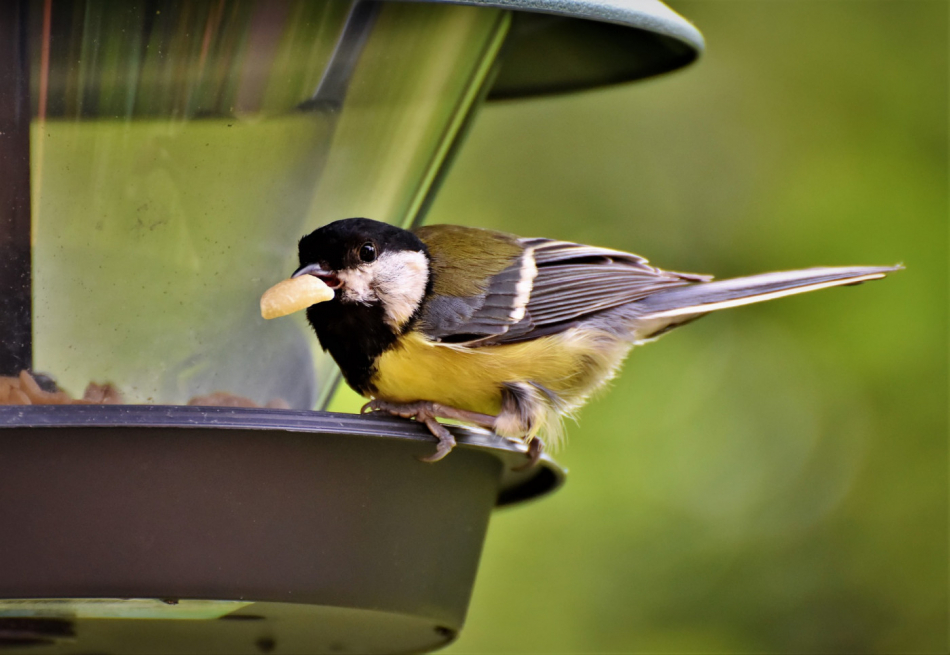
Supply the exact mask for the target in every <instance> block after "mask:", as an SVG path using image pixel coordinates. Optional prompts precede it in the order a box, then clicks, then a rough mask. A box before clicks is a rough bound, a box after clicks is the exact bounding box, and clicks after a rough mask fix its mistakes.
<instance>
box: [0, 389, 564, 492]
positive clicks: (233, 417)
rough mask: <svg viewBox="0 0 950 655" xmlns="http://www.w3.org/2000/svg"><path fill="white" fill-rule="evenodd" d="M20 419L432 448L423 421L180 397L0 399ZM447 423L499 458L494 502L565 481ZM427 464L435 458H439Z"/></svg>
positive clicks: (510, 446) (2, 417)
mask: <svg viewBox="0 0 950 655" xmlns="http://www.w3.org/2000/svg"><path fill="white" fill-rule="evenodd" d="M24 427H27V428H65V429H69V428H126V429H128V428H140V429H142V431H143V435H144V433H146V432H147V431H148V430H149V429H153V428H183V429H191V430H194V429H210V430H222V429H223V430H242V431H244V430H249V431H263V432H305V433H311V434H313V435H314V438H319V436H320V435H321V434H332V435H346V436H352V437H353V438H354V439H361V438H371V439H390V440H402V441H414V442H420V441H422V442H427V443H431V444H432V447H433V450H434V448H435V439H434V437H432V435H431V434H430V433H429V431H428V430H427V429H426V428H425V427H424V426H423V425H421V424H419V423H416V422H415V421H410V420H405V419H400V418H393V417H385V416H374V415H365V416H361V415H357V414H339V413H334V412H320V411H294V410H283V409H265V408H260V409H258V408H254V409H251V408H243V407H194V406H180V405H0V430H3V429H4V428H24ZM448 427H449V429H450V430H451V431H452V433H453V434H454V436H455V438H456V439H457V441H458V446H457V448H460V449H475V450H480V451H486V452H489V453H491V454H492V455H493V456H495V457H496V458H498V459H500V460H501V461H502V464H503V465H504V466H503V474H502V479H501V484H500V488H499V492H498V499H497V502H496V504H495V505H496V507H505V506H508V505H514V504H519V503H523V502H526V501H529V500H534V499H536V498H540V497H541V496H546V495H548V494H550V493H552V492H554V491H556V490H557V489H559V488H560V487H561V486H562V485H563V484H564V481H565V476H566V474H567V472H566V471H565V470H564V469H563V468H561V466H559V465H558V464H557V463H556V462H555V461H554V460H553V459H551V458H550V457H549V456H547V455H544V456H542V458H541V460H540V461H539V462H538V464H537V465H536V466H534V467H532V468H530V469H526V470H518V469H519V468H520V467H521V465H522V464H524V463H525V461H526V453H527V447H526V446H525V445H524V444H520V443H516V442H513V441H511V440H509V439H505V438H503V437H499V436H498V435H496V434H493V433H491V432H488V431H487V430H480V429H470V428H464V427H460V426H454V425H451V426H448ZM265 438H266V437H265ZM451 456H452V454H451V453H450V454H449V455H448V457H451ZM428 465H429V466H438V462H435V463H433V464H428Z"/></svg>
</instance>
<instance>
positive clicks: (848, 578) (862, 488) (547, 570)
mask: <svg viewBox="0 0 950 655" xmlns="http://www.w3.org/2000/svg"><path fill="white" fill-rule="evenodd" d="M670 4H671V6H673V7H674V8H675V9H676V10H677V11H679V12H680V13H681V14H683V15H684V16H686V17H687V18H689V19H690V20H692V21H693V22H694V23H695V24H696V25H697V26H698V27H699V29H700V30H701V31H702V32H703V34H704V35H705V37H706V39H707V47H708V50H707V53H706V55H705V57H704V58H703V59H702V60H701V61H700V62H699V63H698V64H697V65H695V66H693V67H691V68H690V69H688V70H686V71H684V72H680V73H676V74H673V75H670V76H667V77H663V78H658V79H655V80H650V81H646V82H642V83H639V84H634V85H628V86H624V87H619V88H612V89H607V90H601V91H595V92H588V93H583V94H579V95H574V96H568V97H561V98H552V99H546V100H540V101H528V102H518V103H509V104H498V105H492V106H489V107H487V108H485V109H484V110H483V111H482V113H481V115H480V116H479V118H478V120H477V121H476V124H475V126H474V129H473V130H472V132H471V134H470V136H469V139H468V142H467V143H466V145H465V147H464V148H463V149H462V152H461V155H460V157H459V159H458V160H457V161H456V163H455V165H454V168H453V170H452V172H451V173H450V175H449V177H448V179H447V181H446V183H445V186H444V187H443V189H442V192H441V194H440V196H439V199H438V200H437V202H436V204H435V206H434V207H433V209H432V211H431V213H430V215H429V219H428V222H430V223H440V222H453V223H464V224H468V225H480V226H484V227H490V228H499V229H505V230H509V231H513V232H517V233H520V234H523V235H526V236H548V237H557V238H561V239H570V240H576V241H581V242H588V243H594V244H601V245H608V246H612V247H617V248H624V249H629V250H632V251H634V252H637V253H639V254H642V255H644V256H646V257H648V258H650V259H651V261H653V262H654V263H655V264H657V265H659V266H663V267H668V268H673V269H676V270H685V271H696V272H702V273H714V274H716V275H717V276H718V277H729V276H735V275H744V274H750V273H756V272H761V271H765V270H774V269H787V268H798V267H807V266H815V265H836V264H838V265H842V264H892V263H896V262H903V263H904V264H906V266H907V270H906V271H904V272H902V273H900V274H897V275H894V276H893V277H891V278H889V279H887V280H885V281H881V282H873V283H870V284H866V285H862V286H860V287H856V288H845V289H834V290H829V291H822V292H819V293H816V294H811V295H806V296H801V297H797V298H792V299H785V300H781V301H776V302H774V303H767V304H765V305H758V306H755V307H749V308H743V309H737V310H731V311H729V312H723V313H720V314H717V315H713V316H709V317H707V318H705V319H703V320H701V321H699V322H697V323H695V324H692V325H690V326H688V327H686V328H684V329H682V330H678V331H676V332H674V333H672V334H670V335H669V336H667V337H665V338H663V339H662V340H660V341H659V342H658V343H655V344H652V345H649V346H647V347H644V348H642V349H637V350H635V351H634V352H633V354H632V356H631V357H630V360H629V361H628V362H627V366H626V368H625V371H624V373H623V375H621V376H620V377H619V378H618V379H617V380H616V382H615V383H614V384H613V385H612V388H611V389H610V390H609V392H608V393H605V394H603V395H602V396H601V397H600V398H598V399H596V400H595V401H593V402H591V403H590V405H589V406H588V407H587V408H586V409H584V410H583V411H582V412H581V413H580V416H579V421H578V423H577V424H576V425H573V424H572V425H570V426H569V430H568V434H569V438H568V445H567V448H566V449H565V450H564V451H563V452H561V453H559V454H558V455H557V458H558V460H559V461H560V462H562V463H563V464H564V465H566V466H567V467H568V468H569V469H570V476H569V478H568V483H567V485H566V487H564V488H563V489H562V490H561V491H560V492H558V493H557V494H556V495H554V496H552V497H551V498H548V499H546V500H544V501H542V502H538V503H537V504H534V505H530V506H526V507H521V508H517V509H512V510H508V511H500V512H498V513H497V514H496V515H495V517H494V520H493V522H492V524H491V527H490V529H489V534H488V540H487V543H486V546H485V553H484V557H483V560H482V566H481V570H480V572H479V577H478V582H477V585H476V589H475V595H474V599H473V601H472V606H471V611H470V614H469V618H468V624H467V627H466V629H465V631H464V632H463V633H462V636H461V638H460V639H459V641H458V642H457V643H456V644H455V645H453V646H452V647H450V648H449V649H448V651H446V652H449V653H496V652H539V653H540V652H545V653H555V652H558V653H581V652H585V653H601V652H641V653H642V652H650V653H674V652H675V653H687V652H710V653H712V652H716V653H731V652H785V653H818V652H821V653H838V652H842V653H843V652H850V653H857V652H876V653H883V652H888V653H895V652H901V653H909V652H914V653H932V652H933V653H935V652H946V651H947V649H948V637H947V630H948V618H947V612H948V594H947V589H948V476H947V469H948V466H947V465H948V457H947V456H948V451H947V405H948V389H947V365H948V352H947V345H948V330H947V308H948V302H947V301H948V299H947V282H948V266H947V246H948V235H947V218H948V193H947V189H948V144H947V123H948V106H947V97H948V94H947V88H948V79H947V78H948V76H947V71H948V4H947V3H946V2H941V1H933V2H920V1H899V2H898V1H887V2H875V1H872V0H864V1H862V2H853V1H844V2H838V1H829V0H823V1H821V2H808V1H803V0H796V1H794V2H792V1H781V2H768V3H766V2H741V1H732V2H713V1H709V0H705V1H701V2H671V3H670Z"/></svg>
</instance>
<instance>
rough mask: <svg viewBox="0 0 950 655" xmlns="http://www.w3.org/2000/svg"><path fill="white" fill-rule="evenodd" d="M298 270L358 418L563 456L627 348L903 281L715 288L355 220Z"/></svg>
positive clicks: (325, 231)
mask: <svg viewBox="0 0 950 655" xmlns="http://www.w3.org/2000/svg"><path fill="white" fill-rule="evenodd" d="M299 256H300V268H298V269H297V270H296V272H294V274H293V277H295V278H296V277H300V276H306V275H312V276H315V277H317V278H319V279H320V280H322V281H323V282H324V283H325V284H326V285H327V286H328V287H330V289H332V290H333V293H332V294H327V296H328V297H330V296H332V297H330V299H329V300H326V301H325V302H318V303H317V304H313V305H311V306H309V307H308V308H307V310H306V312H307V320H308V321H309V322H310V324H311V325H312V326H313V329H314V330H315V331H316V334H317V338H318V339H319V340H320V345H321V346H322V347H323V349H324V350H325V351H328V352H329V353H330V354H331V355H332V356H333V359H334V360H336V363H337V364H338V365H339V367H340V369H341V371H342V372H343V377H344V378H345V379H346V381H347V383H348V384H349V385H350V386H351V387H353V389H355V390H356V391H357V392H359V393H360V394H362V395H363V396H364V397H367V398H370V399H371V400H370V402H369V403H367V404H366V405H365V406H364V408H363V411H375V412H385V413H389V414H393V415H397V416H402V417H406V418H415V419H416V420H417V421H421V422H423V423H425V424H426V425H427V426H428V428H429V430H430V431H431V432H432V434H433V435H434V436H435V437H436V438H438V440H439V444H438V447H437V449H436V451H435V453H434V454H432V455H431V456H429V457H427V458H425V459H426V461H436V460H438V459H441V458H442V457H444V456H445V455H446V454H448V453H449V451H451V450H452V448H453V447H454V446H455V440H454V438H453V437H452V434H451V433H450V432H449V431H448V430H447V429H446V428H445V427H444V426H443V425H441V424H440V423H439V422H438V421H437V420H436V419H438V418H447V419H455V420H459V421H462V422H466V423H471V424H474V425H477V426H481V427H484V428H488V429H490V430H493V431H494V432H496V433H497V434H499V435H502V436H504V437H508V438H511V439H517V440H523V441H524V442H526V443H527V444H528V453H529V456H530V458H531V460H532V461H536V460H537V458H538V457H539V456H540V454H541V452H542V450H543V448H544V445H545V444H549V445H550V444H556V443H557V441H558V440H559V438H560V436H561V422H562V418H563V417H564V416H566V415H569V414H570V413H571V412H573V411H575V410H577V409H578V408H579V407H580V406H581V405H582V404H583V403H584V402H585V401H586V400H587V398H588V397H590V395H591V394H592V393H593V392H594V391H596V390H597V389H598V388H600V387H602V386H603V385H604V384H605V383H606V382H607V381H608V380H610V378H611V377H613V376H614V374H615V373H616V372H617V369H618V368H619V366H620V364H621V363H622V361H623V359H624V358H625V356H626V355H627V353H628V352H629V350H630V348H631V347H632V346H633V345H635V344H638V343H641V342H643V341H647V340H650V339H653V338H656V337H658V336H660V335H661V334H664V333H665V332H667V331H668V330H670V329H672V328H674V327H677V326H679V325H683V324H684V323H688V322H689V321H692V320H694V319H696V318H699V317H700V316H703V315H704V314H707V313H708V312H712V311H716V310H719V309H726V308H728V307H738V306H740V305H747V304H750V303H755V302H760V301H763V300H771V299H772V298H780V297H782V296H789V295H792V294H796V293H803V292H806V291H813V290H816V289H824V288H827V287H833V286H839V285H846V284H857V283H859V282H864V281H866V280H874V279H878V278H882V277H884V275H885V274H886V273H889V272H891V271H895V270H898V269H899V268H900V266H877V267H863V266H862V267H857V266H855V267H845V268H811V269H806V270H799V271H788V272H779V273H766V274H763V275H754V276H751V277H742V278H735V279H731V280H724V281H719V282H712V281H711V277H709V276H706V275H694V274H691V273H674V272H671V271H665V270H662V269H659V268H655V267H653V266H650V265H649V264H648V263H647V260H646V259H643V258H642V257H639V256H637V255H633V254H630V253H627V252H621V251H618V250H611V249H609V248H599V247H596V246H586V245H582V244H578V243H569V242H565V241H557V240H553V239H536V238H520V237H517V236H514V235H511V234H505V233H502V232H493V231H490V230H484V229H478V228H471V227H462V226H458V225H430V226H425V227H419V228H416V229H414V230H411V231H410V230H404V229H400V228H398V227H394V226H392V225H388V224H386V223H380V222H378V221H374V220H370V219H366V218H349V219H345V220H340V221H336V222H334V223H330V224H328V225H326V226H324V227H321V228H320V229H318V230H316V231H314V232H312V233H311V234H308V235H307V236H305V237H303V238H302V239H301V240H300V243H299Z"/></svg>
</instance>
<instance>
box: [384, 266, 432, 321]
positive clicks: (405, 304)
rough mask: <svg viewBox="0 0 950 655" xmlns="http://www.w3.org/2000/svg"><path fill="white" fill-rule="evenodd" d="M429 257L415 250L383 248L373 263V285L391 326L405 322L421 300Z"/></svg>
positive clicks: (427, 277)
mask: <svg viewBox="0 0 950 655" xmlns="http://www.w3.org/2000/svg"><path fill="white" fill-rule="evenodd" d="M428 282H429V260H428V259H427V258H426V256H425V254H423V253H421V252H416V251H406V250H403V251H398V252H385V253H383V254H382V255H380V257H379V259H378V260H376V262H374V263H373V287H374V290H375V292H376V296H377V297H378V298H379V300H380V302H381V303H382V304H383V309H384V310H385V311H386V320H387V321H388V322H389V324H390V325H392V326H394V327H402V326H403V325H405V323H406V321H408V320H409V319H410V318H411V317H412V315H413V314H414V313H415V311H416V309H418V307H419V305H420V303H422V297H423V296H424V295H425V292H426V285H427V284H428Z"/></svg>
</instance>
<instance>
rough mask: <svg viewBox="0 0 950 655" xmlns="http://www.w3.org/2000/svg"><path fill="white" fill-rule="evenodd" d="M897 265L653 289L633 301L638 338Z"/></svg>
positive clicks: (766, 275)
mask: <svg viewBox="0 0 950 655" xmlns="http://www.w3.org/2000/svg"><path fill="white" fill-rule="evenodd" d="M903 268H904V267H903V266H902V265H900V264H898V265H897V266H845V267H839V268H807V269H802V270H798V271H780V272H776V273H763V274H761V275H750V276H749V277H739V278H733V279H731V280H721V281H715V282H703V283H700V284H692V285H689V286H684V287H677V288H675V289H670V290H669V291H662V292H660V293H655V294H653V295H651V296H648V297H647V298H644V299H643V300H640V301H639V302H638V303H637V307H638V309H639V310H640V312H642V313H641V314H640V316H641V319H642V321H643V328H644V329H642V330H639V332H640V338H651V337H654V336H658V335H659V334H661V333H662V332H665V331H666V330H668V329H670V328H671V327H675V326H677V325H681V324H683V323H685V322H688V321H690V320H692V319H693V318H697V317H699V316H702V315H703V314H707V313H709V312H714V311H717V310H720V309H728V308H730V307H741V306H742V305H751V304H752V303H757V302H764V301H766V300H773V299H775V298H782V297H784V296H791V295H795V294H798V293H806V292H808V291H817V290H818V289H828V288H830V287H837V286H844V285H850V284H860V283H861V282H866V281H868V280H877V279H880V278H882V277H884V276H885V275H887V274H888V273H892V272H894V271H899V270H901V269H903Z"/></svg>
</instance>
